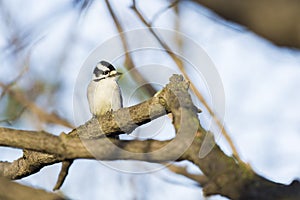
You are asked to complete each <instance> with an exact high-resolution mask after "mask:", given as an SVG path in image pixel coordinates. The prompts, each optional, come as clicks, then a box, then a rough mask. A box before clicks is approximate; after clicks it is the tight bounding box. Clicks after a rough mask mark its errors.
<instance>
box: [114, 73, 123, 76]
mask: <svg viewBox="0 0 300 200" xmlns="http://www.w3.org/2000/svg"><path fill="white" fill-rule="evenodd" d="M122 74H123V73H121V72H117V73H116V75H115V76H121V75H122Z"/></svg>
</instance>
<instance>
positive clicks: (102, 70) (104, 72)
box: [93, 61, 122, 82]
mask: <svg viewBox="0 0 300 200" xmlns="http://www.w3.org/2000/svg"><path fill="white" fill-rule="evenodd" d="M121 74H122V73H120V72H117V70H116V69H115V68H114V66H113V65H112V64H110V63H109V62H106V61H100V62H99V63H98V64H97V65H96V67H95V69H94V72H93V80H94V81H96V82H97V81H100V80H102V79H106V78H112V77H115V78H117V77H118V76H120V75H121Z"/></svg>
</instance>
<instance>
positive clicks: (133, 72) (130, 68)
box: [105, 0, 156, 96]
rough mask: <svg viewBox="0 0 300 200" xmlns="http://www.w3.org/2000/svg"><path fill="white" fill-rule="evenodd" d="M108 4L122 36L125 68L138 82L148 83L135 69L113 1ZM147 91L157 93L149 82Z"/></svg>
mask: <svg viewBox="0 0 300 200" xmlns="http://www.w3.org/2000/svg"><path fill="white" fill-rule="evenodd" d="M105 3H106V6H107V8H108V11H109V13H110V15H111V17H112V19H113V21H114V23H115V26H116V28H117V30H118V32H119V35H120V37H121V41H122V45H123V48H124V51H125V63H124V66H125V68H126V69H127V70H128V71H130V73H131V75H132V76H133V78H134V79H135V80H136V81H137V82H138V83H147V81H146V80H145V79H144V77H143V76H142V75H141V74H140V73H139V72H138V70H133V69H134V67H135V64H134V61H133V59H132V57H131V55H130V53H129V51H128V49H129V48H128V44H127V41H126V38H125V33H124V29H123V27H122V25H121V23H120V20H119V19H118V17H117V15H116V13H115V11H114V10H113V8H112V6H111V3H110V1H109V0H105ZM144 87H145V89H146V91H147V93H148V95H149V96H153V95H154V94H155V93H156V89H155V88H154V87H152V85H150V84H147V85H144Z"/></svg>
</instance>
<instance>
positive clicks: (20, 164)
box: [0, 76, 300, 200]
mask: <svg viewBox="0 0 300 200" xmlns="http://www.w3.org/2000/svg"><path fill="white" fill-rule="evenodd" d="M188 86H189V85H188V83H187V82H186V81H184V80H183V78H182V76H173V77H172V78H171V79H170V83H169V84H168V85H167V86H166V87H165V88H164V89H163V90H162V91H161V92H160V93H158V94H156V95H155V96H154V97H153V98H152V100H149V101H150V102H152V101H153V102H156V103H158V104H160V106H159V107H160V109H158V110H160V111H158V110H156V109H154V111H153V110H152V111H151V112H150V111H149V110H151V109H149V108H148V109H147V110H148V114H145V113H143V114H142V113H139V112H138V110H139V109H137V107H139V106H141V109H143V106H145V105H144V104H145V103H146V102H144V103H142V104H139V105H137V107H131V108H129V111H128V110H126V109H122V110H119V111H116V112H113V113H112V115H107V116H104V117H105V118H107V120H111V122H112V123H111V124H107V123H104V122H103V123H102V124H101V123H100V121H102V120H100V118H99V119H93V120H92V121H96V123H95V124H98V122H99V124H101V126H100V127H101V129H100V131H99V128H98V129H96V131H95V130H92V128H91V127H90V125H85V126H84V129H85V130H86V131H87V132H89V131H91V132H92V133H88V134H85V135H84V137H82V138H81V139H80V137H78V136H77V135H79V136H80V135H81V132H80V131H79V129H82V127H78V128H77V129H75V130H74V131H73V132H72V133H71V134H69V135H66V134H61V135H60V136H53V135H51V134H49V133H45V132H36V131H21V130H13V129H8V128H1V129H0V145H3V146H11V147H17V148H24V149H29V150H34V151H39V152H34V153H29V154H27V153H26V152H25V153H24V156H23V158H20V159H18V160H17V161H14V162H13V163H5V162H4V163H0V169H1V171H0V175H2V176H6V177H8V178H11V179H15V178H21V177H24V176H28V175H30V174H32V173H34V172H37V171H38V170H39V169H41V168H42V167H44V166H46V165H49V164H53V163H56V162H61V161H65V160H69V159H77V158H88V159H95V158H97V159H100V160H143V161H149V162H164V161H174V160H189V161H191V162H193V163H194V164H195V165H197V166H198V167H199V168H200V169H201V171H202V172H203V174H204V175H205V177H207V181H206V180H205V181H203V179H200V180H199V182H200V184H202V186H203V191H204V194H206V195H213V194H220V195H223V196H226V197H229V198H230V199H261V200H262V199H295V200H296V199H299V198H300V184H299V182H297V181H295V182H293V183H292V184H290V185H283V184H278V183H274V182H271V181H269V180H267V179H265V178H263V177H261V176H259V175H258V174H256V173H255V172H254V171H252V170H251V169H249V168H248V167H247V166H245V165H243V164H242V163H237V162H236V160H235V159H233V158H232V157H229V156H227V155H226V154H224V153H223V151H222V150H221V149H220V147H219V146H218V145H217V144H215V141H214V138H213V136H210V137H209V138H211V140H210V142H211V144H213V148H212V149H211V151H210V152H208V153H207V155H206V156H205V157H203V156H200V155H199V153H200V152H201V151H202V148H203V145H205V144H203V141H205V140H204V138H205V137H207V136H209V135H211V133H210V132H207V131H205V130H204V129H203V128H202V127H201V125H200V123H199V120H198V116H197V113H196V112H197V109H196V108H195V107H194V105H193V103H192V101H191V98H190V96H189V94H188V92H187V90H188ZM149 101H147V102H148V103H149ZM150 105H152V104H150ZM153 105H156V104H153ZM148 106H149V105H148ZM145 107H146V106H145ZM150 107H151V106H150ZM154 107H155V108H158V107H156V106H154ZM131 109H132V110H131ZM135 109H136V110H135ZM144 109H145V108H144ZM163 110H167V111H170V112H172V116H173V125H174V127H175V130H176V137H175V138H174V139H173V140H170V141H155V140H146V141H119V140H116V139H109V138H107V137H103V134H110V133H113V134H120V133H122V132H124V131H125V130H126V131H131V130H133V129H134V127H136V125H135V124H134V123H132V122H136V123H137V124H141V123H145V122H147V121H149V120H151V115H150V114H149V113H152V114H153V113H155V114H156V115H154V118H155V117H158V116H160V115H161V114H162V112H163ZM127 111H128V112H129V113H130V114H132V115H133V116H131V115H128V112H127ZM118 112H120V113H118ZM126 112H127V114H125V113H126ZM125 116H127V119H126V117H125ZM128 116H131V118H129V119H131V120H129V119H128ZM138 116H140V117H141V118H143V120H141V119H138ZM147 116H148V118H147ZM101 119H102V118H101ZM98 120H100V121H98ZM119 120H120V121H119ZM126 120H127V122H126ZM125 122H126V123H128V124H129V125H128V124H125ZM89 123H90V124H93V123H94V122H93V123H92V122H91V121H90V122H89ZM117 125H119V128H117ZM108 126H111V127H112V130H111V132H109V128H108ZM90 136H91V138H98V139H92V140H91V139H86V138H89V137H90ZM99 147H101V148H99ZM87 149H88V150H87ZM45 153H48V154H45Z"/></svg>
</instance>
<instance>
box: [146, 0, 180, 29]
mask: <svg viewBox="0 0 300 200" xmlns="http://www.w3.org/2000/svg"><path fill="white" fill-rule="evenodd" d="M179 1H180V0H175V1H174V2H172V3H171V4H170V5H168V6H167V7H165V8H162V9H161V10H159V11H158V12H156V13H155V14H154V16H153V17H152V19H151V22H150V23H149V24H150V25H151V26H152V25H153V23H154V22H155V21H156V20H157V19H158V18H159V17H160V16H161V15H162V14H163V13H165V12H166V11H168V10H169V9H171V8H173V7H175V6H177V5H178V3H179Z"/></svg>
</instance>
